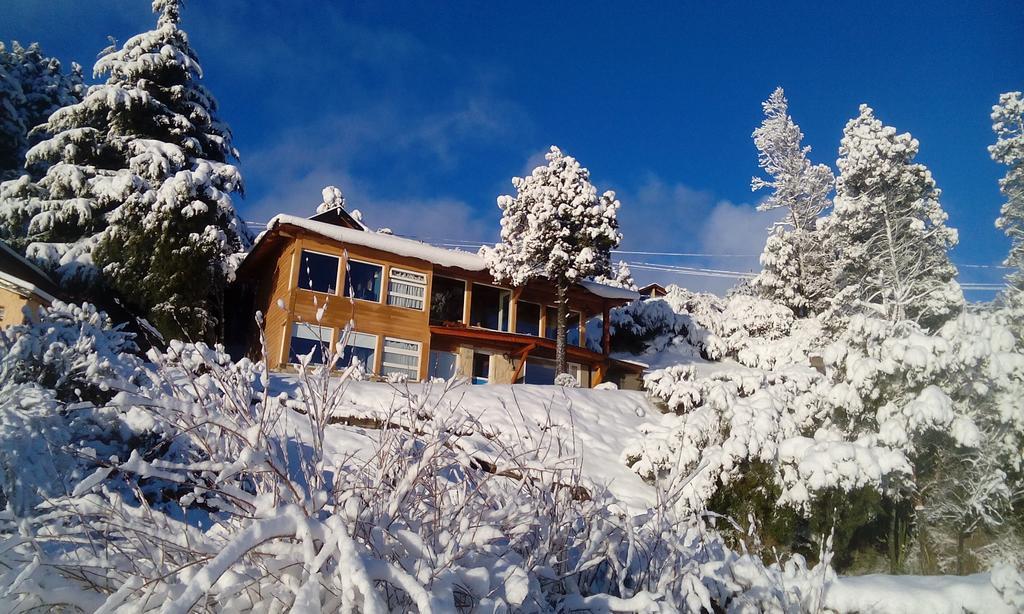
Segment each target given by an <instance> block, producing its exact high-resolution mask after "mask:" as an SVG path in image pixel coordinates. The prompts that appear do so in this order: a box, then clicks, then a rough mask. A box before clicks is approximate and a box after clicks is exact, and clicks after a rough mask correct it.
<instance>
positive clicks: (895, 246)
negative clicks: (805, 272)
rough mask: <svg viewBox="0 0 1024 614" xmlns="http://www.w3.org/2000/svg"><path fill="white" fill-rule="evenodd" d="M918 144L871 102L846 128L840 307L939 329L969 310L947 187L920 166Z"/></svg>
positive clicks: (838, 239)
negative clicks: (959, 279) (953, 251)
mask: <svg viewBox="0 0 1024 614" xmlns="http://www.w3.org/2000/svg"><path fill="white" fill-rule="evenodd" d="M917 152H918V142H917V140H916V139H914V138H913V137H911V136H910V134H897V132H896V129H895V128H893V127H891V126H885V125H883V124H882V122H881V121H879V120H878V119H876V118H875V115H874V112H873V111H872V109H871V108H870V107H868V106H867V105H861V107H860V115H859V116H858V117H856V118H854V119H852V120H850V121H849V122H848V123H847V124H846V128H845V130H844V132H843V139H842V142H841V144H840V148H839V154H840V158H839V160H838V163H837V164H838V166H839V171H840V175H839V179H838V181H837V183H836V199H835V208H834V211H833V213H832V215H831V216H830V218H829V220H828V224H827V226H828V234H829V235H830V237H831V238H832V239H833V240H834V241H835V246H836V249H837V251H838V253H839V254H840V255H839V258H838V262H837V263H836V280H835V283H836V289H837V290H838V295H837V297H836V304H837V305H839V306H840V307H842V308H853V309H855V310H863V309H867V310H868V311H869V312H873V313H875V314H877V315H882V316H883V317H885V318H887V319H889V320H890V321H899V320H904V319H907V320H913V321H916V322H918V323H921V324H923V325H925V326H926V327H930V328H934V327H937V326H938V325H940V324H941V323H942V322H944V321H946V320H948V319H949V318H950V317H955V315H956V314H957V313H959V311H960V310H961V308H962V307H963V293H962V292H961V290H960V286H959V284H957V283H956V280H955V278H956V274H957V270H956V267H955V266H953V264H952V263H951V262H950V260H949V253H948V252H949V249H950V248H951V247H953V246H955V245H956V243H957V233H956V230H955V229H953V228H949V227H948V226H946V218H947V215H946V212H945V211H943V209H942V206H941V205H940V204H939V195H940V190H939V189H938V188H937V187H936V186H935V180H934V179H932V175H931V172H930V171H929V170H928V168H927V167H926V166H924V165H923V164H919V163H915V162H914V157H915V156H916V155H917Z"/></svg>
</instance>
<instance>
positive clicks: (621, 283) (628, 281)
mask: <svg viewBox="0 0 1024 614" xmlns="http://www.w3.org/2000/svg"><path fill="white" fill-rule="evenodd" d="M594 281H596V282H598V283H601V284H605V285H607V286H615V287H616V288H625V289H626V290H633V291H636V289H637V285H636V280H634V279H633V271H632V270H631V269H630V268H629V264H627V263H626V261H625V260H619V264H617V265H616V266H615V274H614V275H598V276H596V277H594Z"/></svg>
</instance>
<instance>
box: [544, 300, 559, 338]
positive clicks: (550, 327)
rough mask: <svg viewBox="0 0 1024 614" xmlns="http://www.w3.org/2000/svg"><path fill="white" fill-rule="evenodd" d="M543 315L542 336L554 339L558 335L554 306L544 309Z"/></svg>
mask: <svg viewBox="0 0 1024 614" xmlns="http://www.w3.org/2000/svg"><path fill="white" fill-rule="evenodd" d="M544 317H545V318H546V320H545V322H544V336H545V337H547V338H548V339H555V338H556V337H558V310H557V309H555V308H554V307H548V308H547V309H546V310H545V314H544Z"/></svg>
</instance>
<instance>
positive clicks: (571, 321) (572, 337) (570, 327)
mask: <svg viewBox="0 0 1024 614" xmlns="http://www.w3.org/2000/svg"><path fill="white" fill-rule="evenodd" d="M582 340H583V339H582V337H581V336H580V312H578V311H570V312H569V314H568V315H567V316H566V317H565V343H566V345H582V343H580V342H581V341H582Z"/></svg>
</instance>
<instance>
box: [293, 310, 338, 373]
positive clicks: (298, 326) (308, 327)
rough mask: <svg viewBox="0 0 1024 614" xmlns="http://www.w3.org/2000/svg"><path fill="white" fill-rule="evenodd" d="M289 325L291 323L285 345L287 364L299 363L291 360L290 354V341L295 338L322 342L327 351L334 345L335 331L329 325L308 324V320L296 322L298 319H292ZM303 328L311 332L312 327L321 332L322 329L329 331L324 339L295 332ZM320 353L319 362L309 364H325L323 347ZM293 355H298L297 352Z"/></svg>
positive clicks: (325, 358)
mask: <svg viewBox="0 0 1024 614" xmlns="http://www.w3.org/2000/svg"><path fill="white" fill-rule="evenodd" d="M291 325H292V326H291V333H289V335H288V347H287V350H286V351H287V353H288V360H287V363H288V364H289V365H294V366H298V365H299V363H297V362H295V361H293V360H292V355H293V352H292V342H293V341H294V340H295V339H296V338H299V339H305V340H307V341H315V342H319V343H323V344H324V345H325V346H326V347H327V349H328V351H329V350H330V349H331V348H333V347H334V331H335V329H334V328H331V327H330V326H321V325H319V324H310V323H309V322H298V321H294V320H293V321H292V323H291ZM303 328H304V329H306V330H308V331H310V332H312V329H314V328H316V329H319V330H320V331H321V332H322V331H328V332H329V333H330V335H329V336H328V338H327V339H324V338H323V337H320V338H315V337H303V336H300V335H296V334H295V333H296V331H298V330H301V329H303ZM320 354H321V356H320V358H321V360H320V362H317V363H312V362H311V363H310V364H318V365H326V364H327V356H326V355H324V351H323V348H321V350H320ZM295 356H296V357H298V354H295Z"/></svg>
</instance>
